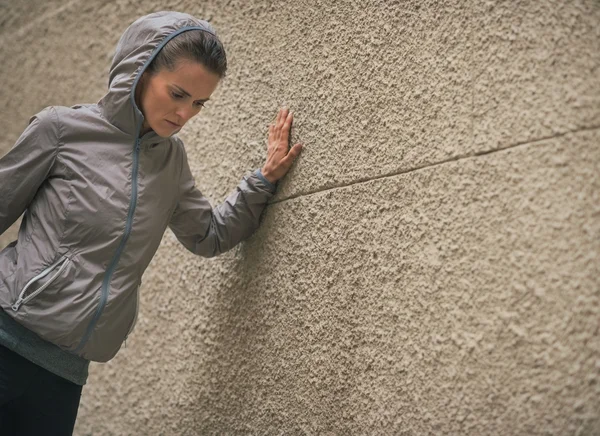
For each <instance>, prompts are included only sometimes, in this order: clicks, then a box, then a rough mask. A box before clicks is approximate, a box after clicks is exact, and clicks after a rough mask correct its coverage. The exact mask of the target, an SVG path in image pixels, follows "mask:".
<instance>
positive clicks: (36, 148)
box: [0, 11, 275, 362]
mask: <svg viewBox="0 0 600 436" xmlns="http://www.w3.org/2000/svg"><path fill="white" fill-rule="evenodd" d="M198 28H203V29H207V28H208V29H210V26H209V24H208V23H206V22H205V21H201V20H198V19H196V18H194V17H192V16H191V15H188V14H183V13H178V12H164V11H163V12H156V13H153V14H150V15H147V16H144V17H142V18H140V19H138V20H137V21H135V22H134V23H133V24H131V25H130V26H129V27H128V28H127V30H126V31H125V33H124V34H123V36H122V37H121V39H120V40H119V43H118V45H117V49H116V53H115V56H114V59H113V62H112V66H111V69H110V78H109V91H108V92H107V94H106V95H105V96H104V97H102V99H101V100H100V101H99V102H98V103H97V104H80V105H75V106H72V107H63V106H50V107H47V108H45V109H43V110H42V111H40V112H39V113H37V114H36V115H34V116H33V117H31V119H30V120H29V125H28V126H27V128H26V129H25V131H24V132H23V133H22V134H21V136H20V137H19V139H18V140H17V142H16V144H15V145H14V146H13V147H12V149H11V150H10V151H9V152H8V153H7V154H6V155H5V156H4V157H2V159H0V234H1V233H3V232H4V231H5V230H6V229H7V228H8V227H9V226H10V225H11V224H12V223H14V222H15V221H16V220H17V218H18V217H19V216H20V215H21V214H22V213H23V212H25V213H24V216H23V221H22V223H21V227H20V229H19V235H18V240H17V241H14V242H11V243H10V244H9V245H8V246H7V247H5V248H4V249H3V250H2V251H0V306H1V308H2V309H3V310H4V311H5V312H6V313H7V314H9V315H10V316H12V317H13V318H14V319H15V320H16V321H17V322H19V323H20V324H22V325H23V326H25V327H27V328H28V329H29V330H31V331H33V332H35V333H37V334H38V335H39V336H40V337H42V338H43V339H45V340H47V341H49V342H52V343H54V344H56V345H58V346H59V347H60V348H62V349H64V350H67V351H70V352H72V353H74V354H76V355H79V356H81V357H83V358H85V359H89V360H94V361H99V362H106V361H108V360H110V359H111V358H112V357H114V356H115V354H116V353H117V351H118V350H119V348H120V347H121V344H122V342H123V340H124V339H125V338H126V337H127V335H128V334H129V333H130V332H131V331H132V330H133V327H134V325H135V320H136V318H137V307H138V289H139V286H140V284H141V278H142V274H143V273H144V270H145V269H146V267H147V266H148V264H149V263H150V260H151V259H152V257H153V255H154V253H155V252H156V250H157V248H158V246H159V244H160V241H161V238H162V236H163V233H164V232H165V230H166V228H167V226H168V227H169V228H170V229H171V230H172V231H173V233H174V234H175V236H176V237H177V239H178V240H179V241H180V242H181V243H182V244H183V245H184V246H185V247H186V248H187V249H188V250H190V251H191V252H193V253H195V254H197V255H201V256H205V257H211V256H215V255H218V254H220V253H223V252H224V251H226V250H229V249H230V248H231V247H233V246H234V245H236V244H237V243H239V242H240V241H242V240H243V239H245V238H247V237H248V236H250V235H251V234H252V233H253V232H254V230H255V229H256V228H257V227H258V224H259V217H260V214H261V212H262V210H263V208H264V206H265V205H266V203H267V201H268V199H269V198H271V197H272V196H273V192H274V190H275V186H274V185H272V184H270V183H269V182H268V181H267V180H266V179H264V177H263V176H262V174H261V173H260V170H256V171H255V172H253V173H249V174H248V175H246V176H245V177H243V179H242V181H241V182H240V183H239V185H238V186H237V188H236V189H235V190H234V191H233V192H232V193H231V194H230V195H229V196H228V197H227V199H226V200H225V202H224V203H222V204H220V205H219V206H217V207H215V208H214V209H213V208H212V207H211V205H210V203H209V202H208V200H207V199H206V198H205V197H204V196H203V195H202V193H201V192H200V191H199V190H198V189H197V188H196V186H195V182H194V178H193V177H192V174H191V172H190V167H189V164H188V160H187V157H186V152H185V148H184V145H183V143H182V141H181V140H180V139H179V138H178V137H177V136H175V135H173V136H170V137H168V138H163V137H160V136H158V135H157V134H156V133H155V132H154V131H150V132H148V133H147V134H145V135H144V136H143V137H141V138H140V137H139V132H140V128H141V125H142V122H143V115H142V113H141V112H140V110H139V108H138V107H137V106H136V104H135V101H134V90H135V86H136V84H137V82H138V80H139V78H140V76H141V74H142V72H143V71H144V69H145V68H146V66H147V65H148V64H149V62H150V61H151V60H152V59H153V58H154V57H155V55H156V54H157V52H158V51H159V50H160V48H161V47H162V46H163V45H164V44H165V43H166V42H167V41H168V40H169V39H171V38H172V37H174V36H176V35H177V34H179V33H181V32H183V31H186V30H192V29H198Z"/></svg>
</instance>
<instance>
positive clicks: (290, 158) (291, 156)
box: [281, 144, 302, 168]
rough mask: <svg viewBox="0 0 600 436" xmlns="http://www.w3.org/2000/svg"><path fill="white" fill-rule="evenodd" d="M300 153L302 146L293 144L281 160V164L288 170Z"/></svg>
mask: <svg viewBox="0 0 600 436" xmlns="http://www.w3.org/2000/svg"><path fill="white" fill-rule="evenodd" d="M301 151H302V144H295V145H294V146H293V147H292V148H291V149H290V151H289V152H288V154H287V155H286V156H285V157H284V158H283V159H281V162H283V164H284V165H285V166H286V167H287V168H289V167H291V166H292V164H293V163H294V160H296V158H297V157H298V155H299V154H300V152H301Z"/></svg>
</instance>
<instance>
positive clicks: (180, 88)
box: [173, 84, 210, 103]
mask: <svg viewBox="0 0 600 436" xmlns="http://www.w3.org/2000/svg"><path fill="white" fill-rule="evenodd" d="M173 86H174V87H175V88H177V89H179V90H180V91H181V92H183V93H184V94H185V95H187V96H188V97H191V96H192V95H191V94H190V93H189V92H187V91H186V90H185V89H183V88H182V87H181V86H179V85H175V84H173ZM208 100H210V98H204V99H200V100H196V101H201V102H202V103H204V102H206V101H208Z"/></svg>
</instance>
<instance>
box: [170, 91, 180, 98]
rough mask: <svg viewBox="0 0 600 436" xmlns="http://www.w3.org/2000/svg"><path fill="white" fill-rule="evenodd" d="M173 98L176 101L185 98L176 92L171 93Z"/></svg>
mask: <svg viewBox="0 0 600 436" xmlns="http://www.w3.org/2000/svg"><path fill="white" fill-rule="evenodd" d="M171 96H172V97H173V98H175V99H180V98H183V95H181V94H177V93H175V92H171Z"/></svg>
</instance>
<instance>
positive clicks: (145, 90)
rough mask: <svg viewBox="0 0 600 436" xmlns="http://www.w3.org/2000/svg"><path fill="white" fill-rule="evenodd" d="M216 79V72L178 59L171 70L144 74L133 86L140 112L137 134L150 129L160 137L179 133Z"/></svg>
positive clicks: (203, 100)
mask: <svg viewBox="0 0 600 436" xmlns="http://www.w3.org/2000/svg"><path fill="white" fill-rule="evenodd" d="M219 81H220V77H219V76H218V75H217V74H215V73H212V72H210V71H209V70H207V69H206V68H205V67H204V66H203V65H202V64H199V63H197V62H193V61H188V60H182V61H179V63H178V64H177V65H176V66H175V69H174V70H173V71H168V70H166V69H164V70H162V71H160V72H159V73H158V74H155V75H154V76H150V75H149V74H147V73H144V74H143V75H142V78H141V79H140V81H139V82H138V85H137V87H136V103H137V105H138V107H139V109H140V110H141V111H142V113H143V114H144V124H143V125H142V132H141V134H142V135H143V134H144V133H146V132H148V131H150V129H152V130H154V131H155V132H156V134H157V135H159V136H162V137H168V136H171V135H173V134H174V133H177V132H179V130H181V128H182V127H183V126H184V125H185V123H187V122H188V121H189V120H190V118H192V117H194V116H195V115H197V114H198V112H200V110H201V109H202V107H203V106H204V103H206V102H207V101H208V100H209V98H210V96H211V94H212V93H213V92H214V90H215V89H216V87H217V85H218V84H219Z"/></svg>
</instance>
